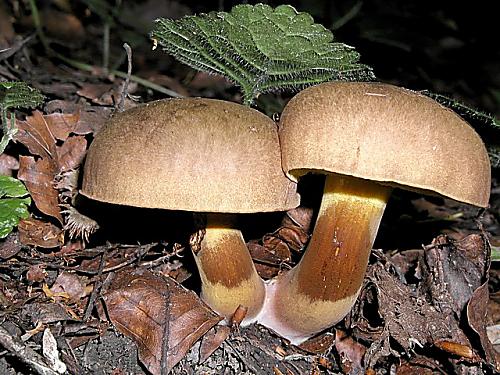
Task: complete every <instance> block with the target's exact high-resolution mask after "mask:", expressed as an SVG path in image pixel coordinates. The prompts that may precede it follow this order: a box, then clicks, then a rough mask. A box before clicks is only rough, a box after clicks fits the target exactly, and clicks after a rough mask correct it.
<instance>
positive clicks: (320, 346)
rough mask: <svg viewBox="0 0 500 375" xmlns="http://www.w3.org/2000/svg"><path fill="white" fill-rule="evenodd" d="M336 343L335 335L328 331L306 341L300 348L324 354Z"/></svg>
mask: <svg viewBox="0 0 500 375" xmlns="http://www.w3.org/2000/svg"><path fill="white" fill-rule="evenodd" d="M334 343H335V335H333V334H332V333H330V332H326V333H323V334H321V335H318V336H315V337H312V338H310V339H309V340H307V341H304V342H303V343H302V344H300V345H299V348H300V349H302V350H304V351H306V352H308V353H312V354H324V353H327V352H328V351H330V349H331V348H332V346H333V344H334Z"/></svg>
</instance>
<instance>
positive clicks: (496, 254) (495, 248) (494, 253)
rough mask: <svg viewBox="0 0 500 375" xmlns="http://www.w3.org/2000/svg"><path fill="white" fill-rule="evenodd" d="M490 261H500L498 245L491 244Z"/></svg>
mask: <svg viewBox="0 0 500 375" xmlns="http://www.w3.org/2000/svg"><path fill="white" fill-rule="evenodd" d="M491 261H492V262H500V247H499V246H492V247H491Z"/></svg>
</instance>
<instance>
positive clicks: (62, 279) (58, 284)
mask: <svg viewBox="0 0 500 375" xmlns="http://www.w3.org/2000/svg"><path fill="white" fill-rule="evenodd" d="M50 290H51V291H52V293H67V294H68V296H69V298H70V300H71V301H73V302H76V301H78V300H79V299H81V298H83V297H85V296H86V295H87V290H86V288H85V284H84V283H83V282H82V279H81V277H79V276H78V275H76V274H74V273H70V272H61V273H60V274H59V275H58V276H57V279H56V281H55V282H54V284H52V286H51V287H50Z"/></svg>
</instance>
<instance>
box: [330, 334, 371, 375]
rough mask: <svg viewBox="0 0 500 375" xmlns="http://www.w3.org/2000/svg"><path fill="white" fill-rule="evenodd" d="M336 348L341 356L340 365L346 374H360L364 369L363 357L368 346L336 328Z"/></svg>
mask: <svg viewBox="0 0 500 375" xmlns="http://www.w3.org/2000/svg"><path fill="white" fill-rule="evenodd" d="M335 349H336V350H337V353H338V354H339V356H340V367H341V368H342V371H344V372H345V373H346V374H360V373H363V371H364V366H363V357H364V356H365V352H366V347H365V346H363V345H361V344H360V343H358V342H357V341H356V340H354V339H353V338H352V337H350V336H348V335H347V334H346V333H345V332H344V331H342V330H339V329H337V330H335Z"/></svg>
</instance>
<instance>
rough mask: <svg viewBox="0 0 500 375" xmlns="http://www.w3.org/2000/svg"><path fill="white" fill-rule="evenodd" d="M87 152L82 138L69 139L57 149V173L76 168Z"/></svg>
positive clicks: (84, 140) (85, 143) (85, 141)
mask: <svg viewBox="0 0 500 375" xmlns="http://www.w3.org/2000/svg"><path fill="white" fill-rule="evenodd" d="M86 152H87V140H86V139H85V137H83V136H72V137H69V138H68V139H67V140H66V142H64V143H63V144H62V146H61V147H58V148H57V155H58V164H59V172H58V173H61V172H66V171H69V170H72V169H75V168H78V167H79V166H80V164H82V162H83V158H84V157H85V154H86Z"/></svg>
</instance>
